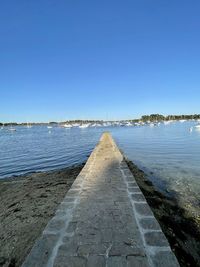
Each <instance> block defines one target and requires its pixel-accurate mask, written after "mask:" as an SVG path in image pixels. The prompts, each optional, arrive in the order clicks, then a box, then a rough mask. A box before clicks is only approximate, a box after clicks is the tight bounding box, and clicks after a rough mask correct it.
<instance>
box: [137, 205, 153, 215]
mask: <svg viewBox="0 0 200 267" xmlns="http://www.w3.org/2000/svg"><path fill="white" fill-rule="evenodd" d="M134 206H135V209H136V211H137V213H139V214H140V215H143V216H153V213H152V211H151V209H150V207H149V205H148V204H147V203H134Z"/></svg>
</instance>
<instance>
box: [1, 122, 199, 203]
mask: <svg viewBox="0 0 200 267" xmlns="http://www.w3.org/2000/svg"><path fill="white" fill-rule="evenodd" d="M195 124H196V123H195V122H184V123H180V122H173V123H171V124H170V125H164V124H161V125H159V126H155V127H150V126H140V127H110V128H108V127H106V128H86V129H79V128H72V129H65V128H58V127H54V128H52V129H51V130H50V131H49V129H47V127H46V126H42V127H40V126H35V127H32V128H26V127H22V126H18V127H16V130H17V131H16V132H9V131H6V130H5V128H4V129H3V130H0V178H4V177H9V176H12V175H20V174H24V173H28V172H34V171H44V170H45V171H46V170H53V169H59V168H63V167H66V166H70V165H73V164H78V163H81V162H83V161H85V160H86V159H87V157H88V155H89V154H90V152H91V151H92V150H93V148H94V146H95V145H96V143H97V142H98V140H99V138H100V136H101V134H102V132H104V131H105V130H106V131H108V130H109V131H110V132H111V133H112V135H113V137H114V138H115V140H116V142H117V144H118V145H119V147H120V148H121V149H122V150H123V151H124V153H125V154H126V155H127V156H128V158H129V159H130V160H132V161H134V162H135V163H136V164H138V165H139V167H140V168H142V169H144V170H145V171H146V172H148V173H151V179H152V181H153V182H154V183H155V184H156V185H157V186H159V187H160V188H161V189H163V190H166V189H167V190H169V191H171V192H172V191H176V192H178V193H180V194H182V195H183V196H184V195H185V194H187V195H189V196H191V197H192V198H193V197H197V198H198V194H199V193H200V131H197V130H193V131H192V132H190V131H189V128H190V127H191V126H193V125H195Z"/></svg>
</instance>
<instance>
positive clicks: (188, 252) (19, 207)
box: [0, 159, 200, 267]
mask: <svg viewBox="0 0 200 267" xmlns="http://www.w3.org/2000/svg"><path fill="white" fill-rule="evenodd" d="M126 162H127V164H128V166H129V168H130V170H131V171H132V173H133V175H134V177H135V179H136V181H137V183H138V185H139V186H140V188H141V190H142V192H143V194H144V195H145V197H146V199H147V202H148V203H149V205H150V206H151V208H152V210H153V212H154V215H155V216H156V218H157V220H158V221H159V223H160V225H161V228H162V230H163V232H164V233H165V235H166V237H167V238H168V240H169V243H170V245H171V247H172V250H173V251H174V253H175V255H176V257H177V259H178V260H179V263H180V266H181V267H186V266H187V267H188V266H191V267H199V266H200V265H199V263H200V250H199V248H200V225H199V224H198V222H197V221H195V220H194V218H192V217H190V216H189V214H188V213H187V212H186V211H185V210H184V209H182V208H180V207H179V205H178V202H177V200H176V199H175V198H174V197H173V196H168V195H164V194H163V193H161V192H160V191H159V190H158V189H157V188H156V187H154V185H153V184H152V183H151V182H150V180H149V179H148V176H147V175H146V174H145V173H144V172H143V171H142V170H140V169H139V168H138V167H137V166H136V165H135V164H134V163H133V162H131V161H129V160H128V159H126ZM83 166H84V164H80V165H78V166H72V167H69V168H65V169H61V170H58V171H50V172H42V173H33V174H28V175H24V176H19V177H13V178H8V179H3V180H0V221H1V224H0V232H1V233H2V234H1V236H0V266H3V267H19V266H20V265H21V264H22V262H23V261H24V259H25V257H26V255H27V254H28V253H29V251H30V249H31V248H32V246H33V244H34V242H35V240H36V239H37V238H38V237H39V236H40V234H41V232H42V231H43V229H44V227H45V226H46V224H47V222H48V221H49V220H50V218H51V217H52V216H53V215H54V212H55V210H56V208H57V206H58V205H59V204H60V202H61V201H62V199H63V198H64V196H65V194H66V192H67V191H68V190H69V188H70V187H71V185H72V183H73V182H74V180H75V179H76V177H77V175H78V174H79V172H80V171H81V169H82V167H83Z"/></svg>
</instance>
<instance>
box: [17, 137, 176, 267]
mask: <svg viewBox="0 0 200 267" xmlns="http://www.w3.org/2000/svg"><path fill="white" fill-rule="evenodd" d="M104 134H107V135H108V137H109V138H110V141H111V142H112V144H113V147H114V150H115V152H117V153H118V154H119V156H120V158H121V163H120V165H119V168H120V170H121V173H122V176H123V179H124V183H125V184H126V187H127V194H128V197H129V199H130V202H131V204H132V207H133V214H134V216H135V219H136V222H137V226H138V228H139V231H140V234H141V237H142V241H143V246H144V248H145V253H146V255H147V258H148V262H149V266H151V267H158V266H162V267H178V266H180V265H179V263H178V261H177V259H176V257H175V255H174V254H173V252H172V250H171V248H170V246H169V243H168V241H167V239H166V237H165V235H164V234H163V232H162V230H161V228H160V225H159V223H158V222H157V220H156V218H155V216H154V215H153V212H152V211H151V209H150V207H149V205H148V203H147V201H146V199H145V197H144V195H143V193H142V192H141V190H140V188H139V186H138V185H137V182H136V180H135V178H134V176H133V174H132V172H131V171H130V169H129V167H128V165H127V163H126V161H125V159H124V156H123V155H122V153H121V152H120V150H119V148H118V147H117V145H116V143H115V141H114V140H113V138H112V137H111V135H110V134H109V133H107V132H106V133H104ZM102 138H103V136H102V137H101V138H100V141H99V142H98V143H97V145H96V146H95V148H94V150H93V151H92V153H91V155H90V157H89V158H88V160H87V162H86V164H85V166H84V167H83V169H82V170H81V172H80V174H79V175H78V176H77V178H76V179H75V181H74V183H73V184H72V186H71V188H70V189H69V190H68V192H67V193H66V196H65V197H64V199H63V201H62V202H61V204H60V205H59V206H58V208H57V210H56V212H55V215H54V217H53V218H52V219H51V220H50V221H49V222H48V224H47V226H46V227H45V229H44V231H43V233H42V236H41V237H40V238H39V239H38V240H37V241H36V242H35V244H34V246H33V248H32V249H31V251H30V253H29V255H28V256H27V258H26V259H25V261H24V263H23V264H22V267H36V266H37V264H36V263H38V262H40V259H41V258H40V253H42V252H43V250H44V247H45V249H47V248H48V253H47V255H46V257H47V259H46V263H44V264H39V265H38V266H44V267H53V266H54V260H55V258H56V255H57V251H58V248H59V247H60V245H62V239H63V237H64V235H65V236H66V233H67V235H68V236H69V237H70V235H73V229H72V230H70V222H71V220H72V217H73V212H74V210H75V208H76V206H77V205H78V204H79V202H80V193H81V192H82V185H83V181H84V178H85V177H86V176H87V175H88V174H89V173H90V170H91V168H92V166H93V161H94V159H95V158H96V153H97V151H98V149H99V147H100V143H101V141H102ZM63 221H65V223H64V224H63V223H62V222H63ZM48 242H49V244H48V246H46V244H47V243H48ZM44 243H45V246H44ZM38 251H39V253H38ZM43 261H44V259H43ZM44 262H45V261H44Z"/></svg>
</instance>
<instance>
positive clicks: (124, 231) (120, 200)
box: [22, 133, 179, 267]
mask: <svg viewBox="0 0 200 267" xmlns="http://www.w3.org/2000/svg"><path fill="white" fill-rule="evenodd" d="M35 227H37V225H36V226H35ZM22 266H23V267H84V266H87V267H101V266H102V267H123V266H127V267H129V266H133V267H147V266H148V267H150V266H152V267H177V266H179V264H178V262H177V259H176V257H175V256H174V254H173V253H172V251H171V248H170V246H169V243H168V241H167V239H166V238H165V236H164V234H163V232H162V230H161V228H160V226H159V224H158V222H157V221H156V219H155V217H154V215H153V213H152V211H151V209H150V207H149V206H148V204H147V202H146V200H145V197H144V195H143V194H142V192H141V191H140V188H139V187H138V185H137V183H136V181H135V179H134V177H133V175H132V173H131V171H130V170H129V168H128V166H127V164H126V162H125V161H124V158H123V155H122V154H121V152H120V151H119V149H118V147H117V145H116V144H115V142H114V140H113V139H112V137H111V135H110V134H109V133H104V134H103V135H102V137H101V139H100V141H99V143H98V144H97V146H96V147H95V149H94V150H93V152H92V154H91V155H90V157H89V159H88V161H87V163H86V165H85V167H84V168H83V170H82V171H81V173H80V174H79V175H78V177H77V178H76V180H75V182H74V183H73V185H72V187H71V189H70V190H69V191H68V192H67V194H66V196H65V198H64V199H63V201H62V203H61V204H60V206H59V207H58V209H57V211H56V213H55V216H54V217H53V218H52V219H51V220H50V221H49V223H48V224H47V226H46V228H45V229H44V231H43V233H42V236H41V237H40V238H39V239H38V240H37V242H36V243H35V245H34V246H33V248H32V250H31V252H30V254H29V255H28V256H27V258H26V260H25V262H24V263H23V265H22Z"/></svg>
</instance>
